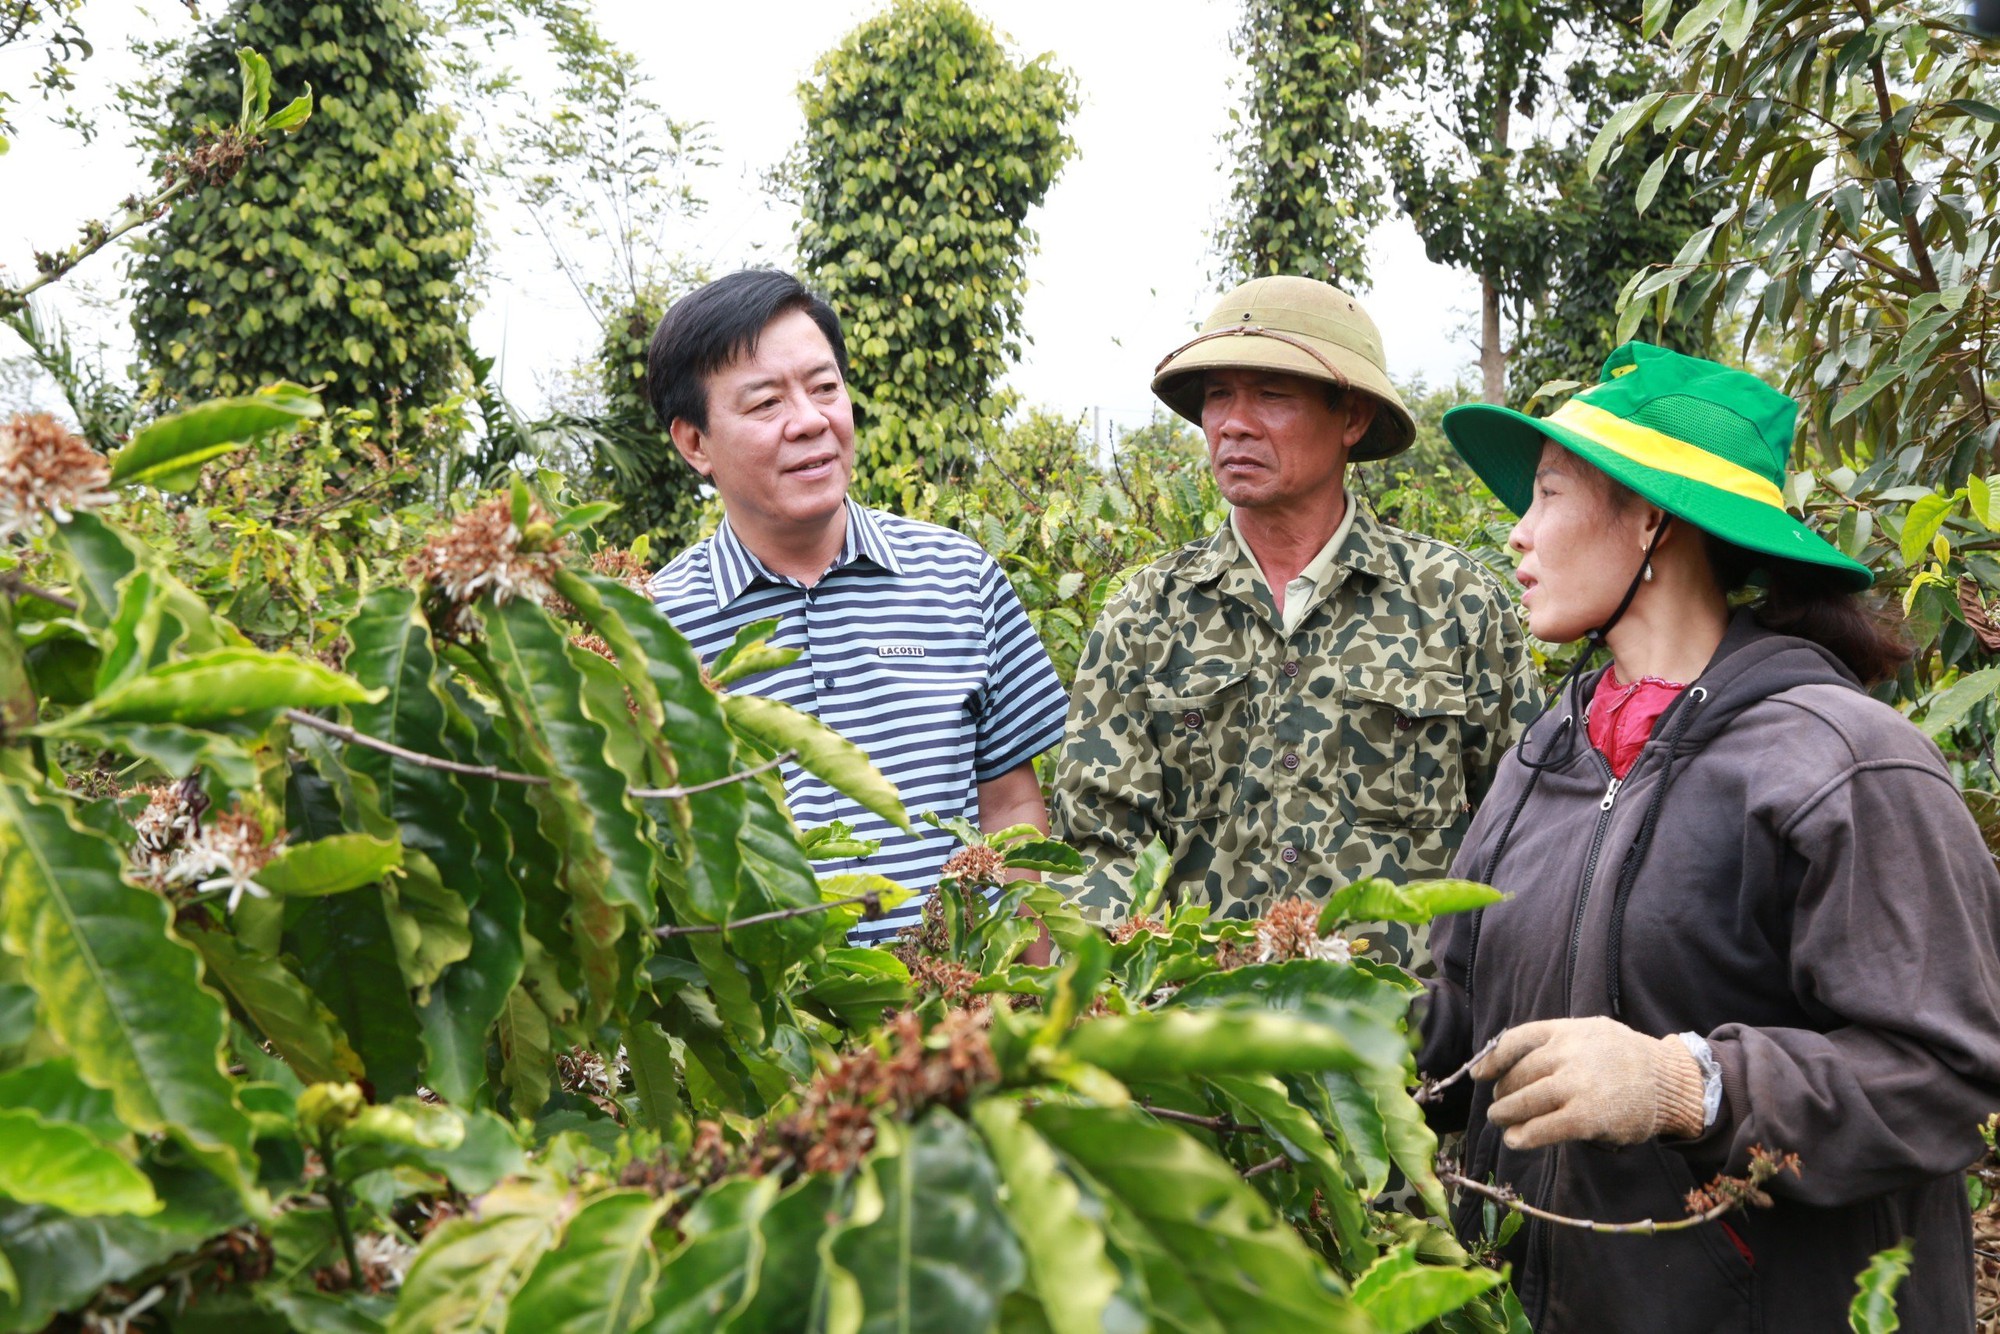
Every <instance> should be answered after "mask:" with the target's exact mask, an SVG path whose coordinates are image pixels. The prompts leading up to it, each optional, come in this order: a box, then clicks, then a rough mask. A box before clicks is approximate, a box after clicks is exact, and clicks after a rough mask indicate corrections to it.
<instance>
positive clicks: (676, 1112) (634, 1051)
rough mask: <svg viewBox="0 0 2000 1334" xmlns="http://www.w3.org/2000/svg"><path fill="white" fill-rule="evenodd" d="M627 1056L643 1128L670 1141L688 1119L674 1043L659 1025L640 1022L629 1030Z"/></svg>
mask: <svg viewBox="0 0 2000 1334" xmlns="http://www.w3.org/2000/svg"><path fill="white" fill-rule="evenodd" d="M625 1056H626V1061H627V1063H628V1064H629V1065H630V1067H631V1071H632V1091H633V1092H635V1093H637V1094H638V1095H639V1110H640V1113H641V1115H642V1121H641V1124H643V1125H646V1126H648V1127H649V1128H651V1129H652V1130H655V1131H657V1132H658V1133H659V1134H660V1136H661V1137H662V1138H666V1137H668V1136H669V1135H670V1134H671V1133H672V1131H673V1128H674V1126H675V1124H676V1123H677V1122H679V1121H682V1120H684V1119H685V1114H684V1112H683V1111H682V1107H681V1095H680V1078H679V1075H678V1072H677V1071H676V1070H675V1068H674V1049H673V1043H672V1042H671V1041H670V1040H669V1039H668V1037H667V1035H666V1033H665V1032H663V1031H662V1030H661V1028H660V1026H659V1025H658V1024H655V1023H649V1022H646V1021H644V1020H640V1021H638V1022H635V1023H631V1024H627V1025H626V1027H625Z"/></svg>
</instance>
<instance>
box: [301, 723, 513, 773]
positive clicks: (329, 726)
mask: <svg viewBox="0 0 2000 1334" xmlns="http://www.w3.org/2000/svg"><path fill="white" fill-rule="evenodd" d="M285 720H286V721H287V722H292V723H296V724H298V725H299V726H300V727H309V728H311V729H312V730H314V731H316V732H324V733H326V734H327V735H328V736H331V737H338V738H340V739H341V740H342V741H345V742H346V743H347V744H349V745H350V746H360V747H361V748H362V749H364V750H376V751H380V752H381V753H382V754H384V755H391V756H394V757H395V758H396V759H399V760H402V761H403V762H404V763H406V764H414V765H416V766H417V767H418V768H419V769H436V770H439V771H440V772H443V773H448V774H464V775H465V776H466V777H468V778H490V779H492V780H494V781H495V782H500V783H523V784H526V785H528V786H530V787H547V786H548V784H549V780H548V779H546V778H543V777H542V776H541V775H540V774H519V773H515V772H514V771H512V770H511V769H501V768H498V767H497V766H494V765H491V764H460V763H459V762H458V761H457V760H441V759H439V758H438V757H437V756H435V755H426V754H424V753H423V752H422V751H415V750H409V749H406V748H405V747H402V746H399V745H397V744H396V743H395V742H393V741H384V740H383V739H382V738H381V737H375V736H369V735H368V734H367V733H366V732H357V731H355V730H354V729H353V728H351V727H347V726H344V725H342V724H340V723H336V722H334V721H333V720H331V719H329V718H321V717H319V716H318V715H317V714H311V713H307V712H306V711H305V710H304V709H286V710H285Z"/></svg>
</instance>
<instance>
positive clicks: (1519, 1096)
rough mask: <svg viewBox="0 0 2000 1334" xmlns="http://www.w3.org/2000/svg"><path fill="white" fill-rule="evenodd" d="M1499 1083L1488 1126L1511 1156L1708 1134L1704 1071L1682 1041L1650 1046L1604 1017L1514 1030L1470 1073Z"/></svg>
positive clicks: (1548, 1021)
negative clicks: (1554, 1147)
mask: <svg viewBox="0 0 2000 1334" xmlns="http://www.w3.org/2000/svg"><path fill="white" fill-rule="evenodd" d="M1472 1075H1473V1078H1475V1079H1497V1080H1498V1081H1499V1083H1498V1084H1497V1085H1496V1086H1495V1088H1494V1090H1493V1105H1492V1106H1491V1107H1489V1108H1487V1111H1486V1116H1487V1119H1488V1120H1490V1121H1492V1122H1493V1124H1494V1125H1497V1126H1505V1127H1507V1133H1506V1136H1505V1139H1506V1141H1507V1147H1508V1148H1510V1149H1539V1148H1542V1147H1544V1146H1545V1145H1549V1144H1561V1143H1563V1142H1565V1141H1567V1140H1577V1139H1581V1140H1595V1141H1597V1142H1599V1143H1604V1144H1637V1143H1639V1142H1640V1141H1641V1140H1647V1139H1651V1138H1653V1137H1654V1136H1655V1135H1666V1136H1676V1137H1680V1138H1691V1137H1693V1136H1695V1135H1699V1134H1700V1133H1701V1131H1702V1109H1701V1092H1702V1076H1701V1066H1700V1065H1699V1064H1697V1063H1696V1061H1695V1059H1694V1056H1693V1054H1692V1053H1690V1052H1689V1051H1688V1049H1687V1044H1686V1043H1684V1042H1682V1041H1681V1040H1680V1038H1679V1037H1678V1036H1675V1035H1672V1034H1669V1035H1668V1036H1666V1037H1663V1038H1651V1037H1647V1036H1646V1035H1645V1034H1644V1033H1639V1032H1635V1031H1633V1030H1632V1029H1630V1028H1627V1027H1626V1026H1625V1025H1624V1024H1621V1023H1619V1022H1618V1021H1617V1020H1616V1019H1606V1018H1603V1017H1597V1018H1591V1019H1541V1020H1537V1021H1536V1022H1534V1023H1532V1024H1522V1025H1521V1026H1520V1027H1518V1028H1510V1029H1508V1030H1507V1032H1506V1033H1505V1034H1503V1035H1502V1036H1501V1039H1500V1045H1499V1046H1498V1047H1496V1048H1494V1050H1493V1054H1492V1055H1490V1056H1488V1057H1487V1058H1486V1059H1485V1060H1483V1061H1481V1062H1480V1063H1479V1064H1478V1065H1476V1066H1474V1067H1473V1070H1472Z"/></svg>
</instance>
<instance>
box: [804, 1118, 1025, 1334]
mask: <svg viewBox="0 0 2000 1334" xmlns="http://www.w3.org/2000/svg"><path fill="white" fill-rule="evenodd" d="M999 1187H1000V1181H999V1176H998V1174H997V1173H996V1172H995V1170H994V1167H993V1161H992V1159H991V1158H989V1157H987V1155H986V1150H985V1147H984V1145H982V1144H981V1143H980V1141H979V1140H978V1139H977V1138H975V1137H974V1136H973V1134H972V1131H971V1130H970V1129H969V1128H968V1127H967V1126H966V1124H965V1122H963V1121H961V1120H959V1119H958V1118H957V1117H956V1116H953V1115H952V1114H951V1113H950V1112H948V1111H945V1110H944V1109H942V1108H936V1109H933V1110H932V1111H931V1112H930V1113H929V1114H927V1115H926V1116H925V1117H924V1118H923V1119H922V1120H920V1121H918V1122H917V1123H916V1124H915V1125H912V1126H909V1127H907V1128H906V1127H901V1126H895V1125H894V1124H893V1123H889V1122H883V1123H880V1124H879V1128H878V1132H877V1139H876V1147H875V1150H874V1151H873V1152H872V1153H870V1154H869V1155H868V1158H867V1160H866V1161H865V1162H864V1163H863V1164H862V1167H861V1171H860V1174H859V1175H858V1176H857V1177H856V1179H855V1189H854V1208H853V1211H852V1213H851V1214H850V1215H849V1217H848V1220H847V1222H846V1223H845V1224H843V1225H842V1226H841V1227H840V1228H839V1229H838V1230H837V1231H835V1232H834V1233H832V1234H830V1235H829V1237H828V1238H827V1246H826V1254H827V1255H828V1257H829V1258H830V1260H831V1261H832V1263H834V1264H836V1265H838V1266H839V1274H838V1279H837V1280H836V1294H835V1297H834V1305H833V1309H834V1310H835V1311H836V1312H839V1311H843V1310H851V1311H854V1312H856V1313H858V1315H859V1316H860V1324H859V1326H858V1329H857V1334H959V1332H960V1331H964V1330H981V1329H988V1328H991V1327H992V1325H993V1324H994V1322H995V1320H996V1318H997V1317H998V1315H999V1312H1000V1300H1001V1298H1003V1297H1005V1296H1006V1295H1007V1294H1008V1293H1010V1292H1012V1291H1013V1290H1014V1289H1015V1288H1016V1287H1018V1286H1019V1285H1020V1283H1021V1280H1022V1279H1023V1277H1025V1274H1026V1266H1025V1263H1024V1260H1023V1257H1022V1253H1021V1245H1020V1242H1019V1241H1018V1240H1016V1238H1015V1236H1014V1231H1013V1229H1012V1227H1010V1226H1009V1224H1008V1221H1007V1217H1006V1215H1005V1214H1003V1213H1001V1212H1000V1209H999V1204H998V1195H999Z"/></svg>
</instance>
